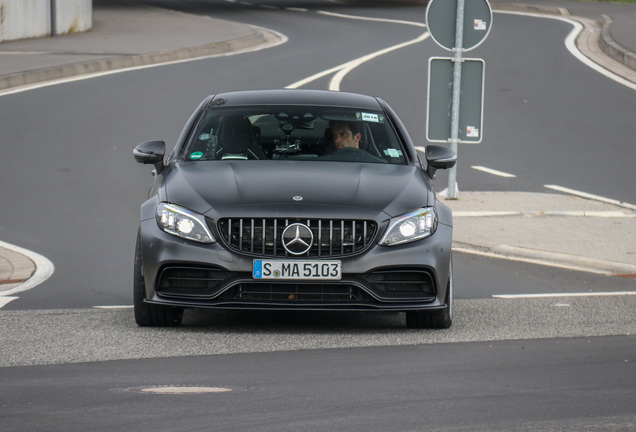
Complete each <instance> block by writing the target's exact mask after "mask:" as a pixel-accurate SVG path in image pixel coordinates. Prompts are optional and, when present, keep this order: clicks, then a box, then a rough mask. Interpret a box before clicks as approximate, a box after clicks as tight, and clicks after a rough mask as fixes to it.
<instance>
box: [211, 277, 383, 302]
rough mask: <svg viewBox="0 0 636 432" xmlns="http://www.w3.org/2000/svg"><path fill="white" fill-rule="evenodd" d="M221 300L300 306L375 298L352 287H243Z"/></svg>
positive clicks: (238, 286)
mask: <svg viewBox="0 0 636 432" xmlns="http://www.w3.org/2000/svg"><path fill="white" fill-rule="evenodd" d="M219 300H243V301H246V302H249V301H264V302H268V301H271V302H277V303H281V302H282V303H298V302H308V303H311V302H323V303H324V302H331V303H339V302H343V303H346V302H364V301H369V300H371V297H370V296H369V295H368V294H367V293H365V292H364V291H363V290H362V289H360V288H358V287H357V286H355V285H350V284H316V283H311V284H303V283H285V284H282V283H276V284H273V283H271V284H270V283H260V282H259V283H243V284H240V285H235V286H233V287H232V288H231V289H229V290H228V291H226V292H224V293H223V294H222V295H221V296H220V297H219Z"/></svg>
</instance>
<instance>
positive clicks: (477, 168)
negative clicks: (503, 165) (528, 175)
mask: <svg viewBox="0 0 636 432" xmlns="http://www.w3.org/2000/svg"><path fill="white" fill-rule="evenodd" d="M471 168H472V169H474V170H477V171H482V172H485V173H488V174H492V175H496V176H499V177H507V178H515V177H517V176H516V175H514V174H509V173H505V172H503V171H497V170H494V169H491V168H486V167H484V166H480V165H473V166H471Z"/></svg>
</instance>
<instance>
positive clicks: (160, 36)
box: [0, 1, 284, 90]
mask: <svg viewBox="0 0 636 432" xmlns="http://www.w3.org/2000/svg"><path fill="white" fill-rule="evenodd" d="M283 40H284V37H283V36H282V35H280V34H277V33H275V32H273V31H268V30H266V29H263V28H260V27H254V26H248V25H245V24H239V23H234V22H229V21H223V20H218V19H213V18H210V17H205V16H197V15H190V14H185V13H181V12H176V11H171V10H167V9H160V8H155V7H149V6H142V5H138V4H131V3H125V2H115V1H109V2H100V3H98V4H96V5H95V7H94V9H93V28H92V29H91V30H90V31H88V32H85V33H76V34H70V35H64V36H58V37H54V38H37V39H28V40H21V41H13V42H7V43H3V44H1V45H0V90H2V89H7V88H14V87H19V86H25V85H30V84H34V83H39V82H44V81H52V80H58V79H64V78H68V77H72V76H77V75H84V74H91V73H99V72H106V71H111V70H118V69H125V68H131V67H139V66H145V65H152V64H160V63H168V62H173V61H180V60H186V59H193V58H200V57H208V56H213V55H220V54H227V53H232V52H237V51H242V50H249V49H256V48H258V47H266V46H269V45H274V44H276V43H280V42H281V41H283Z"/></svg>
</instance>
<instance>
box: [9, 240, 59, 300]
mask: <svg viewBox="0 0 636 432" xmlns="http://www.w3.org/2000/svg"><path fill="white" fill-rule="evenodd" d="M0 247H3V248H5V249H8V250H10V251H13V252H16V253H19V254H22V255H24V256H26V257H27V258H29V259H30V260H31V261H33V263H34V264H35V272H34V273H33V274H32V275H31V277H30V278H29V279H27V280H26V281H24V282H23V283H21V284H20V285H18V286H16V287H15V288H13V289H10V290H7V291H2V292H0V297H3V296H12V295H14V294H17V293H19V292H24V291H27V290H30V289H31V288H34V287H36V286H38V285H40V284H41V283H43V282H44V281H46V280H47V279H48V278H50V277H51V275H52V274H53V273H54V272H55V266H54V265H53V263H52V262H51V261H49V259H48V258H46V257H45V256H42V255H40V254H38V253H35V252H33V251H30V250H28V249H24V248H21V247H18V246H15V245H12V244H9V243H5V242H3V241H0Z"/></svg>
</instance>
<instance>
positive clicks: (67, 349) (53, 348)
mask: <svg viewBox="0 0 636 432" xmlns="http://www.w3.org/2000/svg"><path fill="white" fill-rule="evenodd" d="M153 3H164V4H165V3H166V2H153ZM169 3H171V2H169ZM180 4H181V7H183V8H184V9H185V10H187V11H188V12H197V13H214V16H215V17H216V18H226V19H233V20H239V21H243V22H249V23H252V24H257V25H260V26H264V27H268V28H272V29H275V30H277V31H280V32H282V33H284V34H286V35H287V36H288V37H289V42H288V43H286V44H284V45H281V46H278V47H275V48H271V49H269V50H267V51H263V52H254V53H248V54H243V55H240V56H231V57H222V58H216V59H209V60H201V61H196V62H189V63H183V64H178V65H171V66H164V67H159V68H152V69H147V70H141V71H135V72H127V73H122V74H117V75H111V76H107V77H101V78H96V79H92V80H88V81H80V82H75V83H70V84H64V85H60V86H53V87H47V88H43V89H39V90H36V91H31V92H26V93H20V94H15V95H9V96H4V97H2V98H0V119H2V133H3V143H10V144H3V146H2V149H1V152H2V154H1V156H2V158H3V160H5V161H14V163H11V164H7V163H3V169H2V172H0V183H2V184H3V185H6V184H11V185H12V187H11V188H7V189H5V190H3V205H2V206H0V221H2V223H1V225H0V237H1V238H2V239H3V240H4V241H7V242H10V243H16V244H20V245H21V246H23V247H26V248H29V249H32V250H34V251H37V252H38V253H40V254H42V255H45V256H47V257H48V258H50V259H51V260H52V261H53V262H54V263H55V265H56V272H55V274H54V275H53V276H52V278H51V279H49V280H48V281H46V283H44V284H43V285H41V286H39V287H37V288H35V289H33V290H31V291H29V292H27V293H21V294H20V299H18V300H16V301H14V302H11V303H10V304H8V305H7V306H5V307H4V308H3V313H2V316H1V320H0V324H2V325H1V327H2V328H3V329H10V330H9V331H3V332H1V333H2V334H0V347H1V348H2V349H1V351H2V352H3V355H2V364H0V380H1V381H2V383H3V385H2V387H1V390H0V423H1V424H2V429H3V431H4V430H8V431H12V430H16V431H17V430H25V429H28V430H47V431H51V430H65V431H72V430H85V429H86V428H91V429H94V430H114V429H123V428H138V429H142V430H146V429H147V430H151V429H152V430H174V429H177V428H182V429H184V430H246V429H259V430H292V429H293V430H316V429H320V430H360V429H363V428H364V429H365V430H386V429H394V430H423V429H428V428H430V429H436V430H520V431H521V430H533V431H534V430H559V431H563V430H581V429H585V428H588V429H589V428H592V429H591V430H594V429H593V428H596V430H631V429H633V428H634V424H635V423H636V419H635V418H634V410H633V400H634V395H636V371H635V370H634V365H635V364H636V352H635V350H634V337H633V336H621V335H624V334H625V333H626V326H627V328H631V326H633V320H634V315H633V310H634V303H633V301H634V300H633V299H629V298H607V299H597V298H594V299H568V300H560V299H542V300H522V301H507V300H502V301H495V300H490V299H488V298H489V297H490V296H491V295H492V294H496V293H506V292H510V291H513V292H524V293H529V292H573V291H575V292H581V291H587V290H590V289H591V288H590V287H593V288H594V290H608V291H619V290H621V289H623V290H624V289H625V287H627V286H629V285H630V284H631V285H632V286H633V281H632V280H626V279H618V278H606V277H600V276H592V275H588V274H581V273H576V272H571V271H564V270H555V269H547V268H543V267H538V266H533V265H530V264H519V263H510V262H504V261H493V260H488V259H485V258H477V257H472V256H463V255H461V254H459V256H458V257H457V258H456V266H455V267H456V275H455V278H456V279H455V280H456V287H457V294H458V297H459V298H460V301H458V302H457V303H458V305H457V309H456V314H457V315H456V321H455V325H454V326H453V327H452V328H451V329H450V330H449V331H445V332H417V331H412V330H406V329H404V326H403V316H396V315H389V316H385V315H382V316H376V315H373V316H371V317H369V316H367V315H364V314H362V315H358V314H353V315H351V316H341V315H337V314H316V315H313V314H312V315H310V316H298V315H294V314H290V315H283V316H278V315H271V314H264V315H262V314H249V313H248V314H224V313H221V314H205V313H193V314H190V315H188V316H187V321H186V327H185V328H182V329H140V328H137V327H135V326H134V324H133V321H132V315H131V311H130V310H129V309H115V310H94V309H90V308H92V307H93V306H108V305H129V304H131V303H132V301H131V293H130V284H131V273H132V254H133V248H134V241H135V238H134V236H135V233H136V226H137V216H138V208H139V204H140V202H141V201H142V200H143V199H144V197H145V190H146V188H147V186H148V185H149V184H150V173H149V171H148V170H147V169H145V168H144V167H142V166H139V165H138V164H136V163H135V162H134V160H133V158H132V155H131V149H132V147H133V146H134V145H135V144H137V143H138V142H141V141H145V140H149V139H164V140H166V141H167V142H169V143H170V142H174V141H175V140H176V138H177V135H178V134H179V132H180V130H181V127H182V125H183V123H184V122H185V120H186V119H187V117H188V116H189V114H190V113H191V111H192V110H193V109H194V108H195V107H196V105H197V104H198V102H199V101H200V100H201V99H202V98H203V97H204V96H205V95H206V94H208V93H212V92H215V91H221V90H235V89H241V88H271V87H284V86H287V85H289V84H291V83H294V82H297V81H298V80H300V79H302V78H305V77H307V76H310V75H312V74H314V73H316V72H318V71H321V70H325V69H328V68H331V67H333V66H336V65H340V64H342V63H344V62H346V61H348V60H351V59H352V58H355V57H358V56H361V55H364V54H367V53H369V52H373V51H377V50H379V49H382V48H386V47H389V46H392V45H395V44H397V43H401V42H404V41H406V40H411V39H414V38H416V37H418V36H419V35H421V34H422V32H423V29H421V28H418V27H416V26H407V25H400V24H395V23H378V22H368V21H364V20H350V19H347V18H342V17H335V16H327V15H323V14H317V13H315V12H314V11H312V10H309V11H300V10H286V11H277V12H272V11H267V10H264V9H262V8H258V7H253V6H244V5H241V4H238V3H236V4H232V3H228V2H214V1H212V2H203V1H187V2H186V1H184V2H180ZM298 6H303V7H312V8H313V7H317V6H319V7H320V8H321V9H328V8H332V9H336V11H337V12H339V13H342V14H358V15H362V16H375V17H384V18H394V19H402V20H414V19H419V20H420V21H423V17H420V14H421V13H422V9H421V8H386V9H382V8H345V7H343V6H338V7H334V6H333V5H332V4H331V3H328V2H318V1H313V2H298ZM416 17H419V18H416ZM495 18H496V26H495V28H494V29H493V31H492V32H491V34H490V36H489V39H488V41H487V42H486V43H485V44H484V45H483V46H482V47H480V48H478V50H476V51H475V52H473V53H471V55H473V56H474V57H481V58H484V59H485V60H486V67H487V83H486V86H487V90H486V91H487V99H486V108H485V112H486V124H485V126H484V134H485V136H486V137H487V138H485V141H484V143H483V144H480V145H478V146H462V147H461V148H460V161H461V162H460V165H459V168H458V178H459V182H460V188H463V189H465V190H515V191H543V190H544V185H545V184H557V185H561V186H564V187H570V188H573V189H578V190H583V191H586V192H589V193H595V194H599V195H604V196H608V197H611V198H614V199H620V200H624V201H628V202H636V196H635V194H636V191H635V190H634V188H633V174H631V173H632V172H633V170H632V165H633V162H634V160H636V155H635V154H634V151H635V150H634V149H633V146H631V145H630V140H629V139H630V138H631V137H632V135H633V134H632V133H631V130H630V128H631V127H632V125H631V123H632V122H631V118H632V117H633V112H634V106H635V104H636V95H635V94H634V92H630V91H627V90H625V89H623V88H621V87H620V86H619V85H618V84H615V83H613V82H611V81H609V80H608V79H607V78H604V77H602V76H601V75H599V74H597V73H595V72H593V71H590V70H588V69H587V68H586V67H585V66H584V65H582V64H581V63H580V62H579V61H578V60H576V59H574V58H572V57H571V56H570V54H569V53H568V52H567V51H566V50H565V48H564V46H563V44H562V43H561V42H562V41H563V39H564V38H565V36H567V34H568V33H569V31H570V30H571V29H570V26H569V25H568V24H567V23H563V22H557V21H552V20H539V19H537V18H523V17H517V16H509V15H497V16H496V17H495ZM519 52H523V55H519ZM432 55H443V56H447V55H448V53H446V52H444V51H442V50H441V49H440V48H438V47H437V46H436V45H435V44H434V42H433V41H431V40H426V41H424V42H422V43H420V44H417V45H413V46H410V47H408V48H404V49H402V50H399V51H396V52H394V53H391V54H387V55H385V56H382V57H379V58H377V59H375V60H373V61H371V62H368V63H366V64H365V65H363V66H362V67H359V68H357V69H355V70H353V71H352V73H351V74H349V75H348V76H347V77H346V78H345V80H344V81H343V82H342V84H341V85H342V90H349V91H355V92H363V93H372V94H375V95H377V96H380V97H382V98H384V99H385V100H387V101H388V102H389V103H390V104H391V105H392V106H393V107H394V108H395V109H396V111H397V112H398V114H399V115H400V116H401V117H402V118H403V120H404V121H405V123H406V125H407V127H408V128H409V129H410V130H411V133H412V135H413V136H414V137H415V138H416V140H417V139H418V137H419V139H421V140H422V142H423V137H424V136H425V133H424V130H423V119H422V113H423V112H424V109H425V101H426V82H425V77H426V71H425V64H426V59H428V57H430V56H432ZM387 77H392V78H394V79H387ZM329 81H330V77H326V78H323V79H320V80H317V81H314V82H312V83H310V84H308V85H307V86H306V87H310V88H326V87H327V86H328V85H329ZM630 113H631V114H630ZM617 155H619V156H618V157H617ZM472 165H483V166H487V167H490V168H493V169H497V170H502V171H507V172H512V173H514V174H515V175H516V176H517V177H516V178H514V179H512V180H510V179H504V178H500V177H494V176H489V175H488V174H484V173H482V172H476V171H475V170H472V169H471V168H470V166H472ZM443 181H444V179H443V177H440V178H439V179H438V183H441V184H442V185H443V184H444V183H443ZM18 329H19V331H16V330H18ZM530 339H535V340H530ZM506 340H507V341H506ZM265 351H267V352H268V353H267V354H263V352H265ZM221 354H222V355H221ZM142 357H154V358H153V359H146V360H139V359H140V358H142ZM166 385H172V386H209V387H222V388H228V389H230V390H231V391H230V392H225V393H207V394H196V395H183V394H180V395H157V394H153V393H150V394H149V393H148V392H143V391H142V390H143V389H147V388H154V387H155V386H166Z"/></svg>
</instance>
